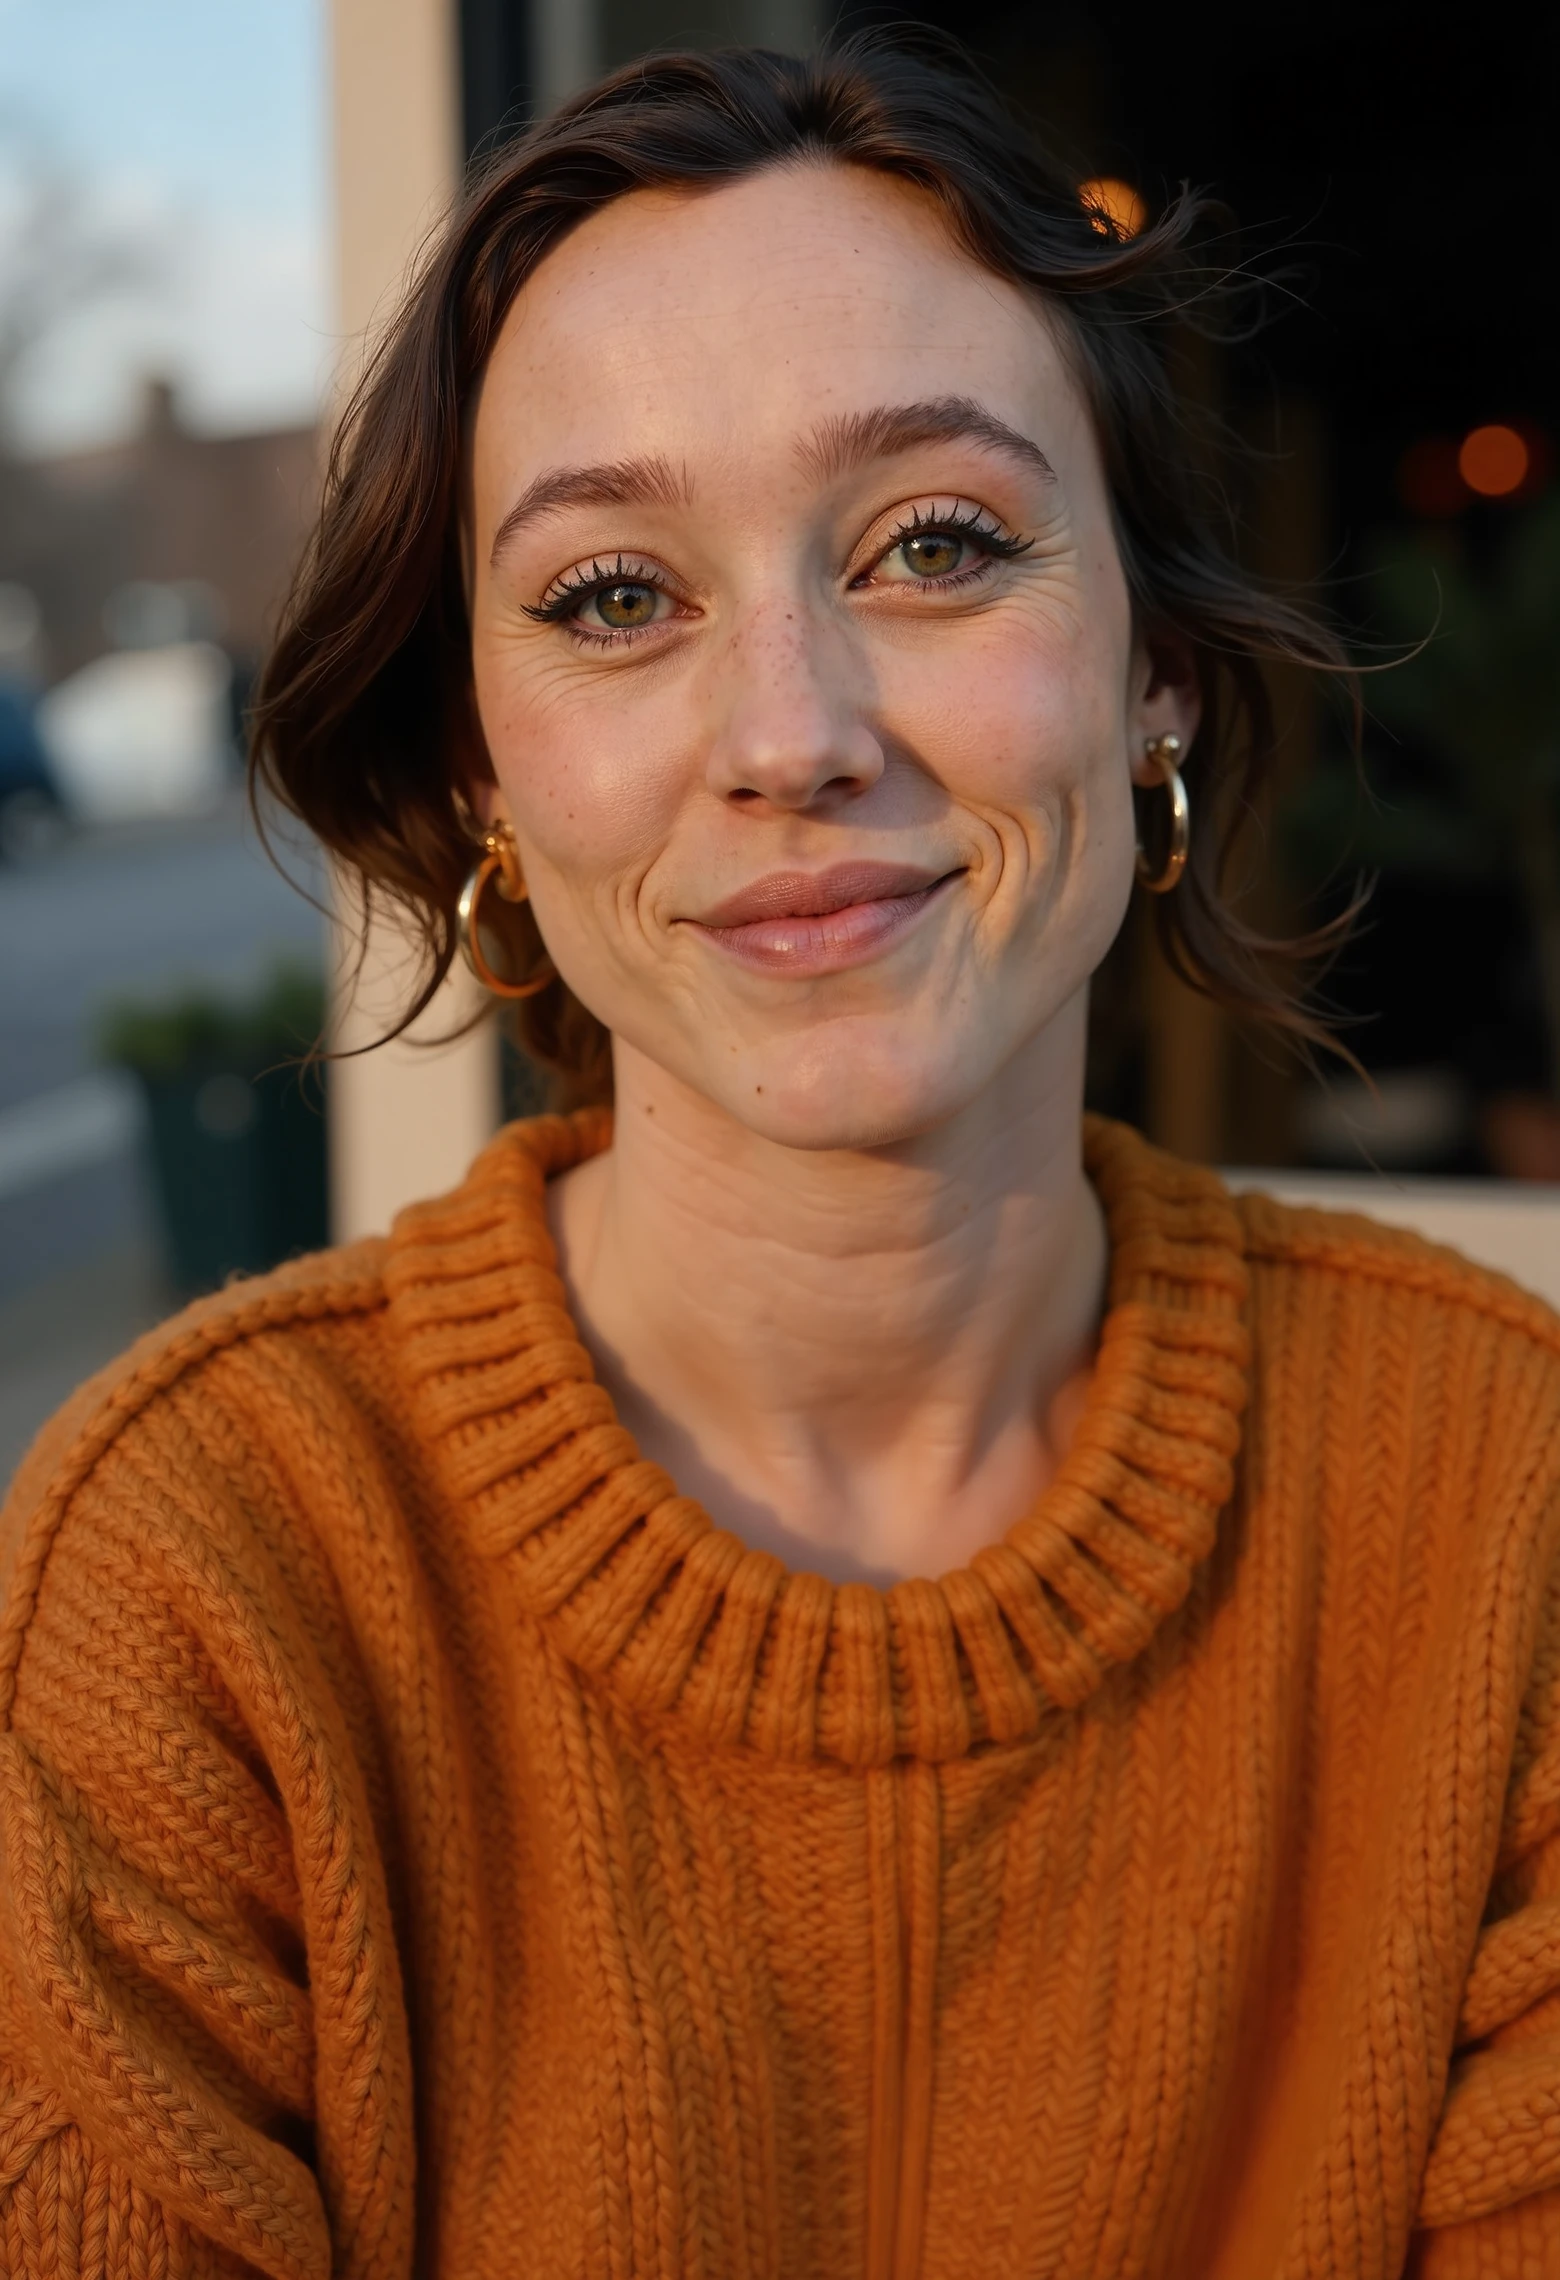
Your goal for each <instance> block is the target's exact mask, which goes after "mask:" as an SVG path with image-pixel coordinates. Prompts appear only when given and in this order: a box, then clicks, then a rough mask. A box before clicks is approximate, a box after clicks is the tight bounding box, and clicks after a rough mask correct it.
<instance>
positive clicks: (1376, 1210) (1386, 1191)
mask: <svg viewBox="0 0 1560 2280" xmlns="http://www.w3.org/2000/svg"><path fill="white" fill-rule="evenodd" d="M1222 1176H1223V1178H1225V1179H1226V1180H1228V1181H1229V1183H1230V1185H1231V1187H1236V1188H1260V1189H1261V1190H1262V1192H1263V1193H1264V1194H1265V1195H1272V1196H1277V1197H1278V1198H1279V1200H1280V1201H1281V1202H1284V1203H1300V1204H1310V1205H1314V1206H1315V1207H1316V1208H1317V1209H1318V1210H1321V1211H1362V1212H1364V1213H1365V1215H1366V1217H1367V1218H1370V1219H1384V1220H1386V1221H1387V1222H1388V1224H1389V1225H1391V1226H1394V1227H1412V1228H1413V1229H1414V1230H1415V1232H1416V1233H1417V1234H1420V1235H1428V1236H1429V1237H1430V1239H1431V1241H1432V1242H1435V1243H1449V1244H1450V1245H1451V1247H1452V1249H1453V1250H1454V1251H1461V1252H1463V1253H1464V1254H1465V1255H1466V1256H1467V1257H1468V1258H1470V1259H1476V1260H1477V1261H1478V1263H1479V1265H1480V1266H1483V1267H1496V1268H1498V1269H1499V1271H1500V1272H1501V1273H1502V1274H1503V1275H1510V1277H1511V1279H1512V1281H1513V1282H1519V1283H1521V1284H1522V1285H1523V1286H1524V1288H1525V1289H1527V1290H1531V1291H1536V1292H1537V1293H1538V1295H1539V1297H1540V1298H1544V1299H1547V1300H1548V1301H1549V1304H1550V1305H1551V1306H1554V1307H1560V1188H1552V1187H1537V1186H1534V1187H1527V1186H1519V1185H1518V1184H1517V1183H1516V1182H1514V1181H1504V1180H1421V1179H1406V1178H1400V1177H1399V1176H1398V1174H1397V1173H1395V1172H1377V1173H1375V1174H1368V1173H1362V1174H1359V1175H1353V1174H1344V1173H1335V1172H1283V1171H1276V1172H1248V1171H1226V1172H1225V1173H1223V1175H1222Z"/></svg>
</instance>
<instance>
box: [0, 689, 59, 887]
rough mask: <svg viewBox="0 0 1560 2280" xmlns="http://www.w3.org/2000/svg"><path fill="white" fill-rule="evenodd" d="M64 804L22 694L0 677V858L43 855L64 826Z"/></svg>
mask: <svg viewBox="0 0 1560 2280" xmlns="http://www.w3.org/2000/svg"><path fill="white" fill-rule="evenodd" d="M65 821H66V818H65V806H64V802H63V801H62V800H61V798H60V793H59V786H58V785H57V784H56V782H55V780H54V775H53V772H52V771H51V769H50V767H49V759H48V754H47V753H46V751H45V750H44V746H43V740H42V738H41V737H40V736H39V734H38V726H37V722H36V721H35V719H34V718H33V711H32V707H31V705H30V704H29V703H28V701H27V698H26V697H25V696H24V695H23V693H22V692H21V690H19V689H11V688H7V687H6V686H5V684H4V683H3V682H0V862H5V863H23V862H27V861H29V860H30V859H32V858H33V857H36V856H38V855H41V854H44V853H45V852H47V850H48V849H49V848H50V847H52V846H54V845H55V843H56V842H57V841H58V840H59V839H60V837H61V836H62V834H63V832H64V830H65Z"/></svg>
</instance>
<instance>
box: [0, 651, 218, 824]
mask: <svg viewBox="0 0 1560 2280" xmlns="http://www.w3.org/2000/svg"><path fill="white" fill-rule="evenodd" d="M232 678H233V669H232V666H231V665H230V663H229V662H228V659H227V656H226V654H225V653H224V652H223V651H222V650H221V649H219V648H218V647H217V645H216V644H215V642H210V641H175V642H169V643H167V644H165V645H164V646H163V647H161V648H156V649H152V648H145V649H118V650H110V651H109V652H108V653H107V655H105V656H102V657H96V658H94V659H93V661H92V663H91V664H90V665H83V666H82V668H81V670H80V672H78V673H72V674H70V675H69V676H68V678H67V679H65V680H63V681H59V682H56V684H55V686H54V687H53V688H52V689H50V691H49V692H48V694H47V696H45V697H42V698H40V699H39V703H38V728H39V732H40V733H41V735H42V737H43V741H44V745H45V748H46V750H47V753H48V756H49V760H50V762H51V763H52V765H53V769H54V773H55V776H56V778H57V779H58V781H59V784H60V786H61V789H62V790H63V792H64V794H65V797H66V798H67V799H68V800H69V802H70V805H71V807H72V808H73V809H74V810H75V812H76V813H77V814H78V815H79V816H81V818H82V819H83V821H85V822H88V823H123V822H129V821H132V820H134V819H137V818H139V817H143V816H167V815H191V814H199V813H200V812H201V811H202V810H203V809H207V808H211V807H215V806H216V805H217V804H218V803H219V802H220V800H221V798H222V795H223V791H224V789H225V787H226V786H227V785H228V784H229V783H230V782H231V780H232V775H233V731H232V704H231V696H230V691H231V686H232Z"/></svg>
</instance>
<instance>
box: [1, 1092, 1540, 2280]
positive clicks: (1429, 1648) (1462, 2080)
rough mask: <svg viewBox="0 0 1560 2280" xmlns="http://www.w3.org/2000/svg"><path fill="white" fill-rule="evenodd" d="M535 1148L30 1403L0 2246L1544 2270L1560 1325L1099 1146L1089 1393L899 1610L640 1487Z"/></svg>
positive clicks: (233, 2254)
mask: <svg viewBox="0 0 1560 2280" xmlns="http://www.w3.org/2000/svg"><path fill="white" fill-rule="evenodd" d="M609 1139H610V1124H609V1120H608V1119H606V1118H604V1117H602V1116H601V1115H599V1114H587V1115H583V1116H580V1117H576V1118H573V1119H542V1120H540V1121H538V1122H537V1123H534V1124H531V1125H524V1126H516V1127H513V1128H512V1129H511V1130H510V1131H508V1132H506V1133H505V1134H503V1135H501V1136H500V1138H499V1139H498V1140H497V1141H496V1142H495V1143H494V1144H493V1146H492V1147H491V1148H490V1149H488V1150H487V1151H486V1152H485V1154H484V1155H483V1157H482V1158H481V1159H479V1161H478V1163H477V1164H476V1165H475V1166H474V1167H473V1169H472V1172H471V1174H470V1176H469V1178H468V1179H467V1181H466V1182H465V1183H464V1185H463V1186H462V1187H461V1188H460V1189H458V1190H457V1191H456V1192H455V1193H454V1194H452V1195H450V1196H447V1197H444V1198H441V1199H438V1200H437V1201H434V1202H431V1203H428V1204H425V1205H422V1206H419V1207H417V1208H415V1209H414V1210H412V1211H410V1212H408V1213H407V1214H405V1215H404V1216H403V1218H402V1220H401V1221H400V1222H399V1223H398V1226H397V1229H396V1231H395V1234H394V1236H393V1237H392V1238H391V1239H390V1240H389V1241H388V1242H381V1243H370V1244H365V1245H360V1246H358V1247H356V1248H355V1249H353V1250H351V1251H347V1252H340V1253H327V1254H324V1255H322V1256H321V1257H320V1258H318V1259H314V1260H306V1261H302V1262H299V1263H298V1264H297V1265H295V1266H292V1267H289V1268H287V1269H284V1270H282V1271H281V1272H280V1273H279V1274H277V1275H275V1276H271V1277H268V1278H265V1279H264V1280H262V1281H259V1282H255V1283H249V1284H239V1285H236V1286H235V1287H234V1288H232V1289H231V1290H229V1291H227V1292H224V1293H222V1294H221V1295H220V1296H218V1297H216V1298H213V1299H210V1300H206V1301H203V1302H202V1303H201V1304H200V1305H199V1306H197V1307H195V1308H192V1309H190V1310H189V1311H188V1312H187V1313H186V1314H185V1315H183V1316H181V1317H180V1318H179V1320H178V1321H177V1322H176V1323H174V1324H172V1325H170V1326H169V1327H168V1328H167V1329H166V1330H163V1331H160V1332H158V1333H155V1334H154V1335H153V1336H152V1337H151V1338H150V1339H147V1340H144V1341H143V1342H142V1343H141V1345H140V1346H139V1347H137V1348H136V1349H135V1350H134V1351H133V1352H132V1353H131V1354H130V1355H129V1356H128V1357H127V1358H126V1360H125V1362H124V1363H123V1364H121V1365H119V1366H118V1367H117V1368H116V1369H115V1370H114V1371H112V1372H109V1373H106V1374H105V1376H104V1377H103V1378H102V1379H100V1380H99V1381H97V1382H96V1383H95V1384H94V1385H92V1386H90V1387H88V1388H86V1389H84V1390H83V1392H82V1393H81V1394H80V1395H78V1396H77V1397H76V1399H75V1400H74V1401H73V1402H72V1403H71V1404H70V1405H69V1406H68V1408H67V1410H66V1411H65V1412H64V1413H62V1416H61V1418H60V1419H59V1420H57V1422H56V1424H55V1425H54V1426H53V1427H52V1428H51V1429H50V1430H49V1431H48V1433H46V1434H45V1436H44V1437H43V1439H42V1440H41V1442H40V1444H39V1446H38V1448H37V1449H36V1450H35V1452H34V1454H33V1456H32V1457H31V1458H30V1459H29V1461H28V1462H27V1464H26V1465H25V1466H24V1467H23V1471H22V1473H21V1475H20V1476H19V1477H18V1481H17V1483H16V1486H15V1489H14V1492H13V1495H12V1498H11V1501H10V1503H9V1505H8V1507H7V1517H6V1535H5V1560H6V1577H5V1580H6V1596H5V1606H4V1614H3V1618H0V1848H3V1849H0V2271H3V2272H6V2273H10V2274H16V2275H26V2276H29V2280H31V2276H35V2275H36V2276H38V2280H42V2276H43V2275H49V2276H51V2280H53V2276H55V2275H59V2276H61V2280H153V2276H154V2275H155V2276H156V2280H196V2276H201V2280H239V2276H242V2275H250V2274H256V2273H261V2274H267V2275H272V2276H274V2280H325V2276H327V2275H352V2276H361V2280H412V2276H414V2275H415V2276H417V2280H501V2276H502V2280H511V2276H513V2275H514V2274H516V2273H520V2272H523V2273H524V2274H525V2275H526V2276H527V2280H578V2275H580V2274H581V2273H590V2274H591V2275H593V2276H594V2275H597V2274H601V2275H609V2276H613V2280H630V2276H632V2280H651V2276H654V2280H737V2276H740V2280H826V2276H828V2275H833V2274H838V2275H840V2276H841V2280H843V2276H845V2275H850V2276H851V2280H858V2276H862V2275H864V2276H865V2280H997V2276H1003V2280H1005V2276H1007V2275H1013V2276H1015V2280H1017V2276H1019V2275H1022V2276H1024V2280H1086V2276H1087V2280H1150V2276H1153V2280H1354V2276H1358V2280H1397V2276H1399V2275H1403V2274H1405V2273H1409V2272H1412V2273H1414V2274H1417V2275H1420V2276H1421V2280H1425V2276H1428V2280H1465V2276H1467V2280H1471V2276H1475V2275H1488V2276H1490V2280H1493V2276H1495V2275H1497V2274H1499V2275H1501V2276H1502V2280H1509V2276H1516V2280H1524V2276H1534V2280H1536V2276H1539V2275H1560V1566H1557V1556H1560V1543H1557V1538H1560V1324H1557V1323H1556V1322H1555V1320H1554V1318H1553V1317H1552V1316H1551V1315H1550V1314H1549V1313H1548V1311H1547V1310H1546V1309H1545V1308H1543V1307H1542V1306H1540V1305H1539V1304H1538V1303H1537V1302H1536V1301H1534V1300H1532V1299H1529V1298H1527V1297H1526V1296H1525V1295H1524V1294H1523V1293H1521V1292H1520V1291H1518V1290H1516V1289H1515V1288H1514V1287H1513V1286H1511V1285H1509V1284H1506V1283H1504V1282H1502V1281H1500V1280H1499V1278H1497V1277H1494V1276H1490V1275H1485V1274H1482V1273H1480V1272H1478V1271H1477V1270H1475V1269H1473V1268H1471V1267H1469V1266H1467V1265H1466V1264H1464V1263H1463V1262H1462V1261H1460V1260H1457V1259H1455V1258H1454V1257H1452V1256H1451V1255H1450V1254H1447V1253H1444V1252H1441V1251H1437V1250H1436V1249H1434V1248H1433V1247H1431V1246H1429V1245H1426V1244H1423V1243H1420V1242H1418V1241H1416V1240H1415V1239H1414V1238H1412V1237H1408V1236H1404V1235H1400V1234H1396V1233H1392V1232H1389V1231H1387V1230H1383V1229H1379V1228H1375V1227H1372V1226H1370V1225H1368V1224H1367V1223H1366V1222H1364V1221H1355V1220H1342V1219H1333V1218H1329V1217H1326V1216H1324V1215H1320V1214H1316V1213H1295V1212H1291V1211H1286V1210H1283V1209H1281V1208H1280V1207H1278V1206H1277V1205H1275V1204H1272V1203H1271V1202H1268V1201H1265V1200H1264V1199H1262V1198H1260V1197H1247V1198H1240V1199H1232V1198H1231V1197H1229V1196H1228V1195H1227V1194H1226V1193H1225V1192H1224V1190H1223V1189H1222V1188H1221V1186H1220V1185H1219V1183H1218V1181H1217V1180H1216V1179H1215V1178H1213V1177H1212V1176H1211V1175H1210V1174H1208V1173H1205V1172H1201V1171H1197V1170H1194V1169H1191V1168H1189V1167H1187V1166H1183V1165H1179V1164H1176V1163H1174V1162H1172V1161H1170V1160H1169V1159H1167V1158H1165V1157H1163V1156H1161V1155H1159V1154H1157V1153H1156V1152H1155V1151H1153V1150H1152V1149H1149V1148H1148V1147H1146V1146H1145V1145H1144V1144H1143V1142H1141V1141H1140V1140H1138V1139H1137V1138H1136V1137H1135V1136H1134V1135H1132V1134H1130V1133H1128V1132H1126V1131H1124V1130H1122V1129H1120V1128H1116V1127H1111V1126H1107V1125H1097V1124H1096V1125H1091V1126H1090V1127H1089V1130H1088V1136H1087V1153H1088V1162H1089V1169H1090V1175H1091V1177H1092V1179H1093V1180H1094V1182H1095V1185H1096V1187H1097V1189H1098V1191H1099V1194H1100V1196H1101V1199H1102V1201H1103V1203H1104V1206H1105V1210H1106V1214H1107V1218H1108V1222H1109V1228H1110V1238H1111V1279H1110V1291H1109V1308H1108V1313H1107V1317H1106V1321H1105V1324H1104V1328H1103V1334H1102V1339H1101V1347H1100V1355H1099V1362H1098V1367H1097V1370H1096V1372H1095V1378H1094V1383H1093V1386H1092V1390H1091V1393H1090V1398H1089V1402H1088V1406H1087V1410H1086V1413H1085V1415H1084V1417H1083V1420H1082V1422H1081V1425H1080V1427H1079V1430H1078V1433H1077V1436H1076V1439H1075V1442H1074V1445H1073V1447H1072V1449H1071V1451H1070V1452H1069V1454H1068V1457H1067V1459H1066V1461H1065V1463H1064V1465H1063V1466H1062V1468H1061V1470H1060V1472H1059V1474H1058V1476H1057V1478H1056V1479H1055V1481H1054V1482H1053V1483H1052V1485H1051V1486H1050V1488H1049V1489H1048V1490H1047V1492H1046V1493H1045V1495H1044V1496H1043V1497H1042V1498H1041V1499H1040V1501H1039V1503H1038V1505H1037V1507H1036V1509H1035V1510H1034V1511H1033V1512H1032V1513H1030V1514H1029V1515H1028V1516H1027V1517H1025V1518H1024V1519H1022V1520H1020V1521H1019V1523H1018V1524H1017V1525H1016V1526H1014V1527H1013V1528H1012V1529H1010V1530H1009V1532H1008V1533H1007V1535H1006V1536H1005V1537H1004V1538H1003V1539H1002V1540H1001V1541H1000V1542H998V1543H995V1544H993V1545H991V1546H990V1547H988V1548H987V1549H986V1550H984V1551H982V1552H980V1553H979V1554H978V1555H977V1556H976V1557H975V1558H974V1559H973V1560H972V1561H971V1563H970V1564H969V1566H968V1567H967V1568H964V1569H961V1570H958V1571H955V1572H953V1573H949V1574H946V1575H943V1576H940V1577H937V1578H932V1579H918V1580H915V1581H913V1582H907V1583H902V1584H898V1585H896V1586H895V1587H894V1588H892V1589H891V1590H888V1591H886V1592H878V1591H874V1590H871V1589H868V1588H867V1587H865V1586H861V1585H846V1586H843V1587H835V1586H832V1585H830V1584H828V1583H826V1582H824V1581H823V1580H822V1579H820V1578H818V1577H815V1576H808V1575H804V1574H797V1573H791V1572H789V1571H787V1570H786V1569H785V1568H784V1567H783V1566H782V1565H781V1564H780V1563H779V1562H778V1561H776V1560H774V1559H773V1558H771V1557H769V1556H768V1555H766V1554H762V1553H759V1552H755V1551H752V1550H750V1549H748V1548H747V1547H746V1546H744V1545H743V1544H741V1543H740V1542H738V1541H737V1540H736V1539H735V1538H734V1537H732V1536H730V1535H728V1534H726V1533H725V1532H724V1531H722V1530H721V1529H719V1528H716V1527H715V1526H713V1525H712V1523H711V1522H710V1520H709V1518H708V1516H707V1515H706V1514H705V1513H704V1512H703V1511H702V1510H701V1509H700V1508H699V1507H698V1506H697V1505H696V1504H694V1503H693V1502H692V1501H690V1500H689V1499H688V1498H686V1497H683V1496H680V1495H679V1494H678V1492H677V1490H676V1487H675V1484H674V1483H673V1482H672V1481H670V1480H669V1479H667V1477H666V1476H665V1475H664V1474H663V1473H662V1472H661V1471H659V1470H658V1468H657V1467H655V1466H653V1465H650V1464H647V1463H645V1462H644V1461H643V1460H642V1459H641V1458H640V1457H639V1455H638V1453H637V1451H636V1450H635V1448H634V1446H633V1444H632V1442H631V1441H630V1439H629V1438H628V1436H627V1435H626V1434H625V1433H624V1432H623V1430H622V1428H621V1427H620V1426H619V1425H618V1423H617V1421H616V1419H615V1417H614V1415H613V1413H612V1409H611V1405H610V1403H609V1402H608V1400H607V1398H606V1396H605V1395H604V1393H603V1392H602V1390H601V1388H600V1387H599V1386H598V1385H597V1384H596V1383H595V1381H594V1378H593V1375H592V1371H591V1367H590V1364H589V1361H588V1358H587V1356H586V1354H585V1352H584V1350H583V1348H582V1346H581V1344H580V1341H579V1338H578V1336H577V1334H576V1331H575V1328H574V1325H573V1323H572V1322H571V1320H570V1318H569V1315H568V1312H567V1308H566V1305H565V1301H564V1293H563V1290H562V1287H561V1284H560V1282H559V1279H558V1276H557V1272H556V1263H555V1260H554V1257H553V1253H552V1247H551V1243H550V1240H549V1236H548V1232H547V1225H546V1215H545V1209H544V1187H545V1182H546V1180H547V1178H548V1177H549V1176H550V1175H551V1174H552V1173H554V1172H556V1171H558V1170H559V1169H561V1168H563V1167H564V1166H566V1165H568V1164H570V1163H573V1162H576V1161H578V1160H579V1159H580V1158H581V1157H582V1156H583V1155H585V1154H588V1153H590V1152H591V1151H593V1150H594V1149H597V1148H600V1147H602V1146H604V1145H606V1144H608V1142H609Z"/></svg>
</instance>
